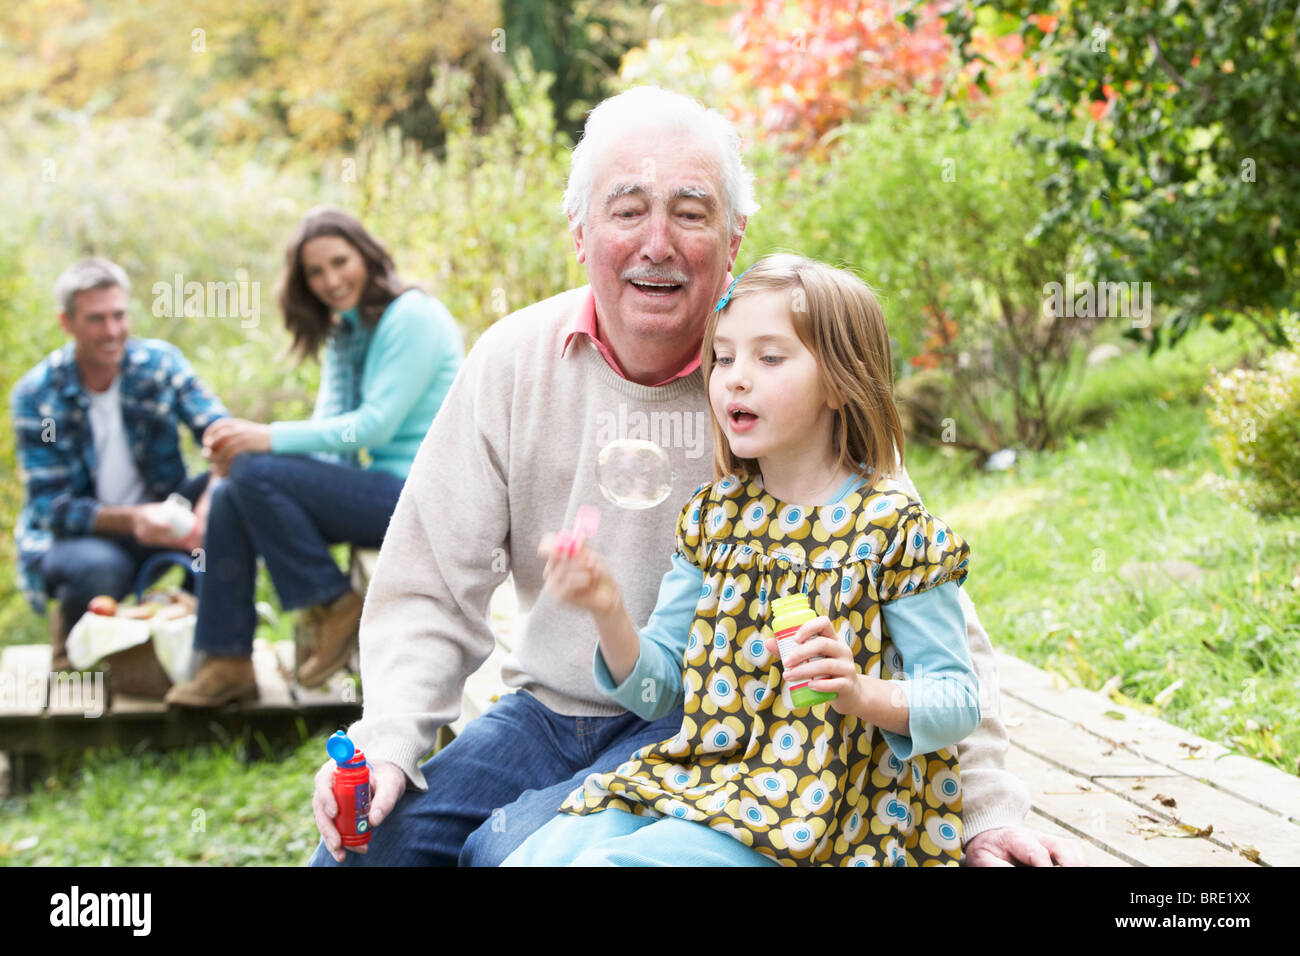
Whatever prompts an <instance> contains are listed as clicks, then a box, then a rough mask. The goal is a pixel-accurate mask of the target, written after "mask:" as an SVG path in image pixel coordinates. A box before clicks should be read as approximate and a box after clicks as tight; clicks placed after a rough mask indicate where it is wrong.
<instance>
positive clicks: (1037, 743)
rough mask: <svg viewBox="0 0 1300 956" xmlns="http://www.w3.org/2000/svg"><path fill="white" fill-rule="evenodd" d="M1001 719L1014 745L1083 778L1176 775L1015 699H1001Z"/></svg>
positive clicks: (1174, 771)
mask: <svg viewBox="0 0 1300 956" xmlns="http://www.w3.org/2000/svg"><path fill="white" fill-rule="evenodd" d="M1002 716H1003V722H1004V723H1005V724H1006V727H1007V733H1008V734H1009V735H1010V737H1011V740H1012V742H1013V743H1014V744H1016V746H1018V747H1021V748H1023V749H1024V750H1027V751H1029V752H1030V753H1033V754H1036V755H1037V756H1039V757H1042V758H1043V759H1044V760H1047V761H1048V762H1049V763H1054V764H1060V765H1061V766H1063V767H1065V768H1067V769H1069V770H1072V771H1074V772H1076V773H1079V774H1082V775H1084V776H1086V777H1099V776H1110V777H1177V776H1180V774H1179V773H1178V771H1177V770H1172V769H1170V768H1169V767H1166V766H1163V765H1162V764H1158V763H1154V762H1152V761H1150V760H1146V759H1144V758H1142V757H1140V756H1138V755H1137V754H1135V753H1133V752H1132V751H1130V750H1128V749H1126V748H1125V747H1123V746H1121V745H1120V744H1119V743H1118V742H1117V741H1115V740H1112V739H1110V738H1108V737H1103V736H1100V735H1098V734H1095V733H1093V732H1091V731H1089V730H1087V729H1086V728H1085V727H1084V726H1083V725H1081V724H1077V723H1074V722H1073V721H1070V720H1066V719H1065V718H1063V717H1057V716H1056V715H1054V714H1049V713H1047V712H1046V711H1044V710H1040V709H1039V708H1037V707H1034V706H1033V705H1031V704H1027V703H1025V702H1024V701H1021V700H1016V699H1015V698H1004V700H1003V706H1002Z"/></svg>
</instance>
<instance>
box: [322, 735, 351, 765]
mask: <svg viewBox="0 0 1300 956" xmlns="http://www.w3.org/2000/svg"><path fill="white" fill-rule="evenodd" d="M325 752H326V753H328V754H329V755H330V756H331V757H333V758H334V762H335V763H336V764H338V765H339V766H340V767H341V766H343V765H344V764H345V763H347V762H349V761H350V760H351V759H352V755H353V754H354V753H356V752H357V748H356V746H355V745H354V744H353V743H352V741H351V740H349V739H348V736H347V734H345V733H343V731H341V730H340V731H337V732H335V734H334V736H333V737H331V738H330V739H329V740H327V741H325Z"/></svg>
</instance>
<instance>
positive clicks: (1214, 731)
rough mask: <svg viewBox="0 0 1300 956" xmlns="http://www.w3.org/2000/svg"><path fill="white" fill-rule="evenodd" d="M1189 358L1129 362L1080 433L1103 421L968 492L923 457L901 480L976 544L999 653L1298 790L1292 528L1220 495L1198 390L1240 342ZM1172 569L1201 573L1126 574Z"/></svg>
mask: <svg viewBox="0 0 1300 956" xmlns="http://www.w3.org/2000/svg"><path fill="white" fill-rule="evenodd" d="M1191 344H1192V348H1191V349H1189V351H1188V352H1187V353H1185V354H1174V353H1169V354H1162V355H1161V356H1159V357H1158V359H1157V362H1159V363H1161V364H1163V365H1164V366H1165V368H1164V369H1163V374H1158V375H1157V374H1156V373H1157V372H1160V371H1162V370H1161V369H1160V368H1159V366H1156V368H1155V370H1153V369H1152V368H1151V367H1150V366H1149V365H1145V364H1139V363H1146V362H1147V361H1148V360H1147V359H1146V358H1145V357H1142V356H1136V355H1135V356H1129V357H1127V358H1125V359H1122V360H1117V361H1116V362H1115V363H1113V366H1103V367H1102V369H1099V370H1097V371H1095V372H1094V373H1093V374H1092V375H1091V376H1090V377H1089V380H1088V381H1086V382H1085V383H1084V391H1085V392H1086V396H1087V397H1088V401H1084V402H1081V404H1080V409H1079V410H1080V419H1081V420H1082V419H1088V418H1092V417H1093V414H1094V412H1095V409H1096V408H1097V406H1098V405H1099V404H1105V405H1109V406H1111V417H1110V419H1109V421H1108V422H1107V424H1106V426H1105V427H1104V428H1101V429H1098V430H1085V429H1082V428H1080V429H1078V430H1077V434H1076V435H1074V436H1072V437H1070V438H1067V440H1066V441H1065V443H1064V447H1063V448H1061V449H1059V450H1057V451H1053V452H1045V453H1040V454H1036V455H1029V456H1025V455H1022V456H1021V457H1020V459H1019V461H1018V462H1017V464H1016V467H1015V468H1014V469H1013V470H1012V471H1010V472H1004V473H999V474H987V473H984V474H974V475H973V474H971V473H969V472H958V471H957V465H956V462H955V461H954V460H953V459H952V458H948V457H945V456H944V455H942V454H939V453H936V452H934V451H932V450H929V449H919V450H918V452H917V454H916V455H915V456H914V457H913V459H912V460H911V461H910V462H909V464H910V471H911V472H912V475H913V478H914V479H915V481H916V483H917V485H918V487H919V488H920V489H922V491H923V492H924V493H925V495H926V503H927V505H928V506H929V507H930V508H931V510H933V511H934V512H935V513H936V514H939V515H940V516H942V517H943V518H944V519H945V520H947V521H948V522H949V523H950V524H951V525H952V526H953V528H954V529H955V530H956V531H958V532H959V533H960V534H962V535H963V536H965V537H966V539H967V540H968V541H969V543H970V545H971V549H972V561H971V575H970V579H969V581H968V584H967V586H968V587H969V589H970V594H971V596H972V598H973V599H974V600H975V602H976V605H977V606H978V608H979V609H980V615H981V619H982V620H983V622H984V624H985V626H986V627H987V629H988V631H989V634H990V636H991V637H992V639H993V641H994V643H995V644H996V645H997V646H999V647H1000V648H1002V649H1004V650H1006V651H1008V652H1010V653H1012V654H1015V655H1017V656H1020V657H1022V658H1024V659H1026V660H1029V661H1031V662H1033V663H1035V664H1038V665H1039V666H1041V667H1044V668H1046V669H1048V670H1051V671H1054V672H1056V673H1059V674H1061V675H1063V676H1064V677H1066V679H1068V680H1070V681H1071V682H1073V683H1076V684H1079V685H1081V686H1084V687H1088V688H1091V689H1099V688H1101V686H1102V685H1103V684H1105V683H1106V682H1107V681H1108V680H1111V679H1112V678H1117V679H1118V691H1119V693H1120V694H1122V695H1123V696H1124V697H1126V698H1129V699H1130V700H1131V701H1132V702H1134V703H1135V704H1137V705H1138V706H1144V707H1148V708H1150V709H1151V710H1152V711H1153V712H1157V713H1159V714H1160V716H1161V717H1162V718H1163V719H1165V720H1167V721H1169V722H1170V723H1173V724H1176V725H1178V726H1180V727H1184V728H1186V729H1187V730H1190V731H1193V732H1194V733H1197V734H1200V735H1202V736H1205V737H1207V738H1210V739H1212V740H1216V741H1219V742H1220V743H1222V744H1224V745H1225V746H1228V747H1231V748H1234V749H1236V750H1238V751H1239V752H1241V753H1244V754H1247V755H1249V756H1252V757H1256V758H1259V759H1261V760H1265V761H1267V762H1269V763H1272V764H1274V765H1276V766H1278V767H1281V768H1283V769H1285V770H1287V771H1289V772H1291V773H1297V772H1300V681H1297V679H1296V674H1298V673H1300V640H1298V639H1300V517H1289V518H1281V519H1263V518H1261V517H1259V516H1258V515H1257V514H1255V513H1254V512H1252V511H1250V510H1248V509H1246V508H1243V507H1241V506H1239V505H1238V504H1236V503H1235V502H1234V501H1233V500H1230V496H1228V495H1225V494H1223V493H1222V492H1221V491H1219V490H1218V488H1217V487H1216V480H1215V479H1216V477H1218V476H1221V475H1222V468H1221V465H1220V464H1219V460H1218V457H1217V455H1216V454H1215V452H1214V450H1213V448H1212V447H1211V444H1210V434H1209V431H1208V427H1207V425H1206V418H1205V408H1204V405H1203V402H1202V400H1201V399H1202V396H1201V386H1202V385H1203V384H1204V382H1205V380H1206V371H1207V369H1206V366H1207V365H1208V364H1209V362H1210V361H1213V362H1216V363H1217V364H1218V365H1219V367H1220V368H1223V367H1225V366H1226V365H1229V364H1232V361H1233V360H1234V358H1235V357H1236V355H1239V354H1240V352H1241V350H1242V349H1243V347H1244V340H1242V339H1237V338H1229V337H1223V336H1218V335H1216V334H1215V333H1212V332H1204V333H1201V334H1200V335H1198V336H1197V337H1196V338H1195V341H1194V342H1193V343H1191ZM1152 364H1154V363H1152ZM1090 403H1091V404H1090ZM1172 560H1180V561H1186V562H1190V563H1191V564H1194V565H1196V566H1198V567H1199V568H1201V569H1202V571H1203V573H1202V575H1201V576H1200V577H1199V578H1198V579H1197V580H1195V581H1193V582H1188V583H1179V582H1175V581H1171V580H1169V579H1168V578H1167V577H1165V576H1163V575H1152V574H1147V575H1144V576H1142V578H1141V579H1140V580H1138V581H1137V582H1136V583H1134V582H1133V581H1132V580H1129V579H1126V577H1125V576H1124V575H1123V574H1122V571H1123V569H1125V568H1126V567H1130V566H1131V565H1135V564H1148V563H1152V562H1161V561H1172ZM1131 571H1132V569H1131V567H1130V572H1131ZM1178 681H1181V682H1182V683H1181V685H1179V686H1177V687H1176V688H1175V689H1173V690H1169V689H1170V688H1171V687H1172V686H1173V685H1175V684H1176V682H1178ZM1166 691H1167V693H1165V694H1164V696H1161V695H1162V692H1166ZM1157 701H1159V703H1157Z"/></svg>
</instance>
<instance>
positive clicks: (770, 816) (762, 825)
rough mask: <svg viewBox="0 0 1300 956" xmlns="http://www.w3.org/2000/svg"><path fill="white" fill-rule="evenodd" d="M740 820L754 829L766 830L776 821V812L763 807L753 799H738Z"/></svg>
mask: <svg viewBox="0 0 1300 956" xmlns="http://www.w3.org/2000/svg"><path fill="white" fill-rule="evenodd" d="M739 809H740V819H741V820H743V821H744V822H745V824H746V825H748V826H750V827H754V828H755V829H767V828H768V827H770V826H772V825H773V824H774V823H776V821H777V816H776V811H775V810H773V809H772V808H771V807H765V806H763V805H762V804H760V803H759V802H758V801H757V800H755V799H754V798H753V797H741V798H740V807H739Z"/></svg>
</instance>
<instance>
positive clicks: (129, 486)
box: [86, 376, 144, 505]
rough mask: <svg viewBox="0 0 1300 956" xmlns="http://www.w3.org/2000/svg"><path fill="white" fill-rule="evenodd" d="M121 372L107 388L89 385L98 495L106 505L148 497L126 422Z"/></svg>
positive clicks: (132, 501)
mask: <svg viewBox="0 0 1300 956" xmlns="http://www.w3.org/2000/svg"><path fill="white" fill-rule="evenodd" d="M121 381H122V379H121V376H119V377H117V378H115V379H113V384H112V385H110V386H109V387H108V389H107V391H103V392H95V391H92V390H91V389H89V388H88V389H86V394H87V395H89V396H90V431H91V434H92V435H93V436H94V438H95V460H96V461H97V462H98V465H97V467H96V469H95V497H96V498H98V499H99V500H100V502H102V503H103V504H106V505H134V504H139V503H140V502H141V501H143V500H144V479H142V478H141V477H140V470H139V469H138V468H136V467H135V459H133V458H132V457H131V448H130V446H129V445H128V444H127V441H126V426H125V424H124V423H123V422H122V396H121V387H120V386H121Z"/></svg>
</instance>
